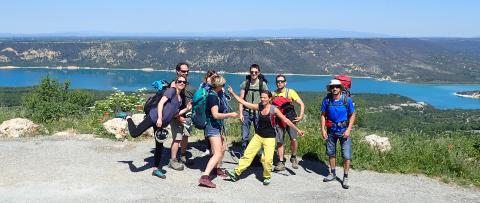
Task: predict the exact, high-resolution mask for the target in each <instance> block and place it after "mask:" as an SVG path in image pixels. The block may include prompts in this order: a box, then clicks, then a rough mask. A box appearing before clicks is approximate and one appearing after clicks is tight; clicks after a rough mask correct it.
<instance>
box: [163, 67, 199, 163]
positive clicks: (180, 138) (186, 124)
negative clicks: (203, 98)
mask: <svg viewBox="0 0 480 203" xmlns="http://www.w3.org/2000/svg"><path fill="white" fill-rule="evenodd" d="M189 69H190V67H189V65H188V64H187V63H179V64H177V66H176V67H175V70H176V72H177V76H183V77H185V78H188V73H189V71H190V70H189ZM176 82H182V83H184V84H185V85H186V87H185V89H184V90H183V91H182V92H181V94H180V96H181V97H182V106H181V107H180V108H181V109H183V108H185V107H186V106H187V104H188V103H190V102H191V101H192V97H193V93H194V92H195V89H193V87H192V86H190V85H189V84H188V82H187V81H175V80H174V81H172V83H171V84H170V86H171V87H174V86H175V84H176ZM190 114H191V113H186V114H184V115H181V116H178V117H177V119H173V120H172V122H171V123H170V125H169V127H167V129H169V130H170V132H171V133H172V138H173V142H172V146H171V147H170V150H171V157H170V161H169V163H168V167H169V168H172V169H174V170H178V171H181V170H183V169H184V165H190V164H192V162H191V161H190V160H189V159H187V144H188V137H189V136H190V133H191V132H192V127H191V126H192V120H191V118H190V117H189V115H190ZM185 115H186V116H185ZM178 148H181V154H182V155H181V157H180V160H178V159H177V153H178Z"/></svg>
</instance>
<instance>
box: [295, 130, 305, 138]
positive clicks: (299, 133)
mask: <svg viewBox="0 0 480 203" xmlns="http://www.w3.org/2000/svg"><path fill="white" fill-rule="evenodd" d="M297 133H298V135H300V137H303V136H305V132H304V131H303V130H298V131H297Z"/></svg>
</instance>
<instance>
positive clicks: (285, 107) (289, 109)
mask: <svg viewBox="0 0 480 203" xmlns="http://www.w3.org/2000/svg"><path fill="white" fill-rule="evenodd" d="M285 91H286V92H285V97H283V96H276V97H275V98H273V101H272V103H273V104H274V105H275V106H277V108H278V109H279V110H280V111H281V112H282V114H283V115H285V117H287V118H288V120H290V121H293V120H295V119H296V118H297V113H296V112H295V107H294V106H293V102H292V100H291V99H289V98H288V89H286V90H285ZM276 120H277V123H278V125H279V126H280V127H282V128H285V127H287V123H285V121H283V120H280V118H276Z"/></svg>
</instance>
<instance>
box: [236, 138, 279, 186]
mask: <svg viewBox="0 0 480 203" xmlns="http://www.w3.org/2000/svg"><path fill="white" fill-rule="evenodd" d="M261 147H263V153H262V159H261V162H262V165H263V177H264V178H270V177H272V175H271V172H272V165H273V153H274V152H275V138H263V137H260V135H257V134H255V135H254V136H253V138H252V140H250V142H249V143H248V146H247V149H245V152H244V154H243V156H242V158H240V161H239V162H238V166H237V167H236V168H235V173H237V175H240V174H242V172H243V171H245V169H247V167H249V166H250V164H251V163H252V161H253V158H254V157H255V155H257V153H258V151H259V150H260V148H261Z"/></svg>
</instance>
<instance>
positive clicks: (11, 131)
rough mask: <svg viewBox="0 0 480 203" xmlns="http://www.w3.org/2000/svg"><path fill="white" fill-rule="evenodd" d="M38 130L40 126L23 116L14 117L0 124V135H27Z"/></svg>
mask: <svg viewBox="0 0 480 203" xmlns="http://www.w3.org/2000/svg"><path fill="white" fill-rule="evenodd" d="M39 132H40V126H39V125H37V124H35V123H33V122H32V121H30V120H28V119H24V118H14V119H10V120H7V121H4V122H3V123H2V124H1V125H0V137H2V136H6V137H28V136H33V135H36V134H38V133H39Z"/></svg>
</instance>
